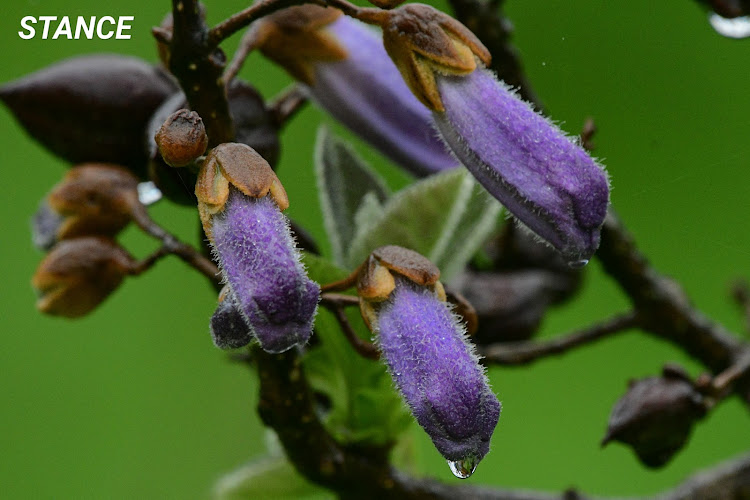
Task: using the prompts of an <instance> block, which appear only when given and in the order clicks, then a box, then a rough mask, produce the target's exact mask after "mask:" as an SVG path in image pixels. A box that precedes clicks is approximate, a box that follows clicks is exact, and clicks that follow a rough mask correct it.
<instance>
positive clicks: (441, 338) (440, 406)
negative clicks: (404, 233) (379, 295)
mask: <svg viewBox="0 0 750 500" xmlns="http://www.w3.org/2000/svg"><path fill="white" fill-rule="evenodd" d="M376 333H377V334H378V343H379V346H380V349H381V351H382V354H383V358H384V359H385V362H386V364H387V365H388V369H389V371H390V373H391V375H392V376H393V379H394V381H395V382H396V386H397V387H398V389H399V391H401V394H402V395H403V397H404V399H405V400H406V402H407V404H408V405H409V408H410V409H411V411H412V413H413V414H414V417H415V418H416V419H417V422H419V425H421V426H422V427H423V428H424V430H425V432H427V434H428V435H429V436H430V438H432V441H433V443H434V444H435V447H436V448H437V449H438V451H439V452H440V453H441V454H442V455H443V456H444V457H445V458H446V459H447V460H449V461H463V460H469V461H471V462H474V463H476V462H478V461H479V460H481V459H482V457H484V456H485V455H486V454H487V452H488V451H489V448H490V438H491V437H492V432H493V431H494V429H495V426H496V425H497V421H498V418H499V416H500V402H499V401H498V400H497V397H496V396H495V394H494V393H493V392H492V390H491V389H490V387H489V384H488V381H487V377H486V376H485V374H484V370H483V368H482V367H481V366H480V365H479V362H478V360H477V357H476V355H475V354H474V352H473V348H472V347H471V345H470V344H469V343H468V341H467V340H466V338H465V333H464V327H463V326H461V324H460V323H459V321H458V318H457V317H456V316H455V315H454V314H453V313H452V312H451V310H450V306H449V304H448V303H446V302H443V301H441V300H439V299H438V298H437V296H436V294H435V292H434V291H433V290H431V289H430V288H428V287H423V286H419V285H416V284H414V283H413V282H411V281H408V280H406V279H404V278H400V277H396V288H395V289H394V291H393V292H392V293H391V296H390V297H389V299H388V300H387V301H386V302H384V303H383V304H382V305H381V306H380V308H379V310H378V312H377V326H376Z"/></svg>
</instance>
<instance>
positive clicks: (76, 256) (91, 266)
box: [31, 237, 134, 318]
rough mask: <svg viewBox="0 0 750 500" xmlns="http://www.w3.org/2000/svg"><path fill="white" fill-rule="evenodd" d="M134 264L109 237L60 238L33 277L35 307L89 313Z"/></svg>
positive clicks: (58, 313) (56, 312) (60, 312)
mask: <svg viewBox="0 0 750 500" xmlns="http://www.w3.org/2000/svg"><path fill="white" fill-rule="evenodd" d="M133 265H134V260H133V258H132V257H131V256H130V254H129V253H128V252H127V251H125V250H124V249H123V248H122V247H120V246H119V245H118V244H117V243H116V242H115V241H113V240H111V239H109V238H103V237H85V238H75V239H72V240H65V241H61V242H60V243H58V244H57V245H55V247H54V248H53V249H52V251H51V252H50V253H49V254H47V256H46V257H45V258H44V260H42V262H41V263H40V264H39V267H38V268H37V270H36V273H35V274H34V277H33V278H32V281H31V283H32V285H33V286H34V288H35V289H36V291H37V293H38V294H39V299H38V300H37V303H36V307H37V309H39V310H40V311H41V312H43V313H46V314H51V315H54V316H66V317H69V318H76V317H79V316H83V315H85V314H88V313H89V312H91V311H92V310H93V309H94V308H96V306H98V305H99V304H100V303H101V302H102V301H103V300H104V299H106V298H107V297H108V296H109V294H110V293H112V292H113V291H114V290H115V289H116V288H117V287H118V286H119V285H120V283H121V282H122V280H123V278H124V277H125V276H126V275H127V274H128V273H129V272H130V270H131V269H132V267H133Z"/></svg>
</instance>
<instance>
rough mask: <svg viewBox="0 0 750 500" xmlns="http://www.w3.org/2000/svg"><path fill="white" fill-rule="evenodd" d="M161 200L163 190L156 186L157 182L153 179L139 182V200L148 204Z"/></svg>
mask: <svg viewBox="0 0 750 500" xmlns="http://www.w3.org/2000/svg"><path fill="white" fill-rule="evenodd" d="M159 200H161V191H160V190H159V188H158V187H156V184H154V183H153V182H151V181H148V182H141V183H139V184H138V201H140V202H141V203H143V204H144V205H146V206H148V205H153V204H154V203H156V202H157V201H159Z"/></svg>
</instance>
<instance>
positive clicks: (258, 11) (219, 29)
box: [208, 0, 325, 47]
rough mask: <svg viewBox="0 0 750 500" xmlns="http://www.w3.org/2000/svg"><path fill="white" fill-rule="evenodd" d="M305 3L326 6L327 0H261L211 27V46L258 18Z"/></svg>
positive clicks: (209, 37)
mask: <svg viewBox="0 0 750 500" xmlns="http://www.w3.org/2000/svg"><path fill="white" fill-rule="evenodd" d="M304 3H316V4H318V5H323V6H325V0H319V1H312V0H261V1H260V2H256V3H254V4H252V5H251V6H250V7H248V8H246V9H245V10H241V11H239V12H237V13H236V14H234V15H232V16H231V17H229V18H227V19H225V20H224V21H222V22H220V23H219V24H217V25H216V26H214V27H213V28H211V30H210V31H209V32H208V43H209V46H211V47H217V46H218V45H219V44H220V43H221V42H222V41H223V40H225V39H227V38H229V37H230V36H232V35H233V34H235V33H237V32H238V31H239V30H241V29H242V28H244V27H245V26H249V25H250V24H251V23H252V22H253V21H255V20H256V19H260V18H261V17H264V16H267V15H269V14H273V13H274V12H276V11H277V10H281V9H285V8H287V7H293V6H295V5H301V4H304Z"/></svg>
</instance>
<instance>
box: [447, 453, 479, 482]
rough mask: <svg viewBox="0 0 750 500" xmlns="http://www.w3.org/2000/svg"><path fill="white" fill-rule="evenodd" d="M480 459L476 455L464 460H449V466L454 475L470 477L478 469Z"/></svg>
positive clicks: (463, 477)
mask: <svg viewBox="0 0 750 500" xmlns="http://www.w3.org/2000/svg"><path fill="white" fill-rule="evenodd" d="M478 463H479V460H477V459H476V458H474V457H468V458H465V459H463V460H455V461H452V460H448V467H450V469H451V472H452V473H453V475H454V476H456V477H457V478H459V479H468V478H469V477H471V475H472V474H474V471H475V470H477V464H478Z"/></svg>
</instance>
